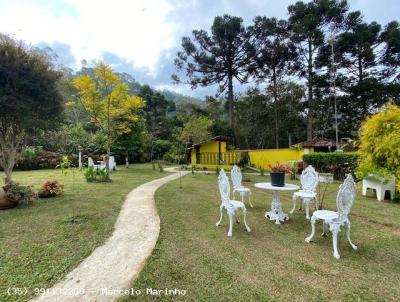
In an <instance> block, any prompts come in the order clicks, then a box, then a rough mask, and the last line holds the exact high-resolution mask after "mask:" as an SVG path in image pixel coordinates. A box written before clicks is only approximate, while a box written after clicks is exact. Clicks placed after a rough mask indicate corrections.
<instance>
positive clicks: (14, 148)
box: [0, 125, 25, 184]
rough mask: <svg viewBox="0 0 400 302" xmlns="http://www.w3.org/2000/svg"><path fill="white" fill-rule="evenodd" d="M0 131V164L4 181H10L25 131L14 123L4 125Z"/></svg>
mask: <svg viewBox="0 0 400 302" xmlns="http://www.w3.org/2000/svg"><path fill="white" fill-rule="evenodd" d="M1 130H2V131H1V133H0V166H1V167H2V168H3V170H4V174H5V178H4V181H5V183H6V184H7V183H9V182H11V181H12V171H13V169H14V165H15V163H16V162H17V160H18V158H19V156H20V154H21V149H22V147H23V145H24V142H25V133H24V131H23V130H19V129H18V127H17V126H15V125H5V126H3V127H2V129H1Z"/></svg>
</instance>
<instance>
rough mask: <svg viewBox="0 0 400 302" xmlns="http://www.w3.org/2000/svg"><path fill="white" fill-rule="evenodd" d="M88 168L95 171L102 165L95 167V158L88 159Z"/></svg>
mask: <svg viewBox="0 0 400 302" xmlns="http://www.w3.org/2000/svg"><path fill="white" fill-rule="evenodd" d="M88 167H89V168H90V167H93V168H94V169H96V170H97V169H99V168H100V165H95V164H94V161H93V158H91V157H88Z"/></svg>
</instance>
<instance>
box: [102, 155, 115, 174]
mask: <svg viewBox="0 0 400 302" xmlns="http://www.w3.org/2000/svg"><path fill="white" fill-rule="evenodd" d="M99 166H100V169H105V168H106V167H107V162H106V161H103V162H102V163H101V164H100V165H99ZM116 169H117V164H116V162H115V157H114V156H113V155H111V156H110V159H109V160H108V170H111V171H115V170H116Z"/></svg>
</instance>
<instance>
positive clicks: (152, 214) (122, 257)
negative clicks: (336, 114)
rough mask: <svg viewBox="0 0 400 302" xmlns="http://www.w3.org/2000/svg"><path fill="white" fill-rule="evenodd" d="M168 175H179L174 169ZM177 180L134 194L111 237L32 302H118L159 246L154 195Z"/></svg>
mask: <svg viewBox="0 0 400 302" xmlns="http://www.w3.org/2000/svg"><path fill="white" fill-rule="evenodd" d="M166 171H168V172H176V171H174V170H173V169H171V168H170V169H166ZM187 173H188V172H182V175H185V174H187ZM177 178H179V174H178V173H174V174H172V175H169V176H167V177H163V178H160V179H156V180H153V181H150V182H148V183H145V184H143V185H141V186H139V187H137V188H136V189H134V190H132V191H131V192H130V193H129V194H128V196H127V198H126V200H125V202H124V204H123V205H122V209H121V212H120V213H119V216H118V219H117V222H116V224H115V226H114V232H113V234H112V236H111V237H110V238H109V239H108V240H107V241H106V242H105V243H104V244H103V245H102V246H99V247H98V248H96V249H95V250H94V251H93V253H92V254H91V255H90V256H89V257H88V258H86V259H85V260H84V261H83V262H82V263H81V264H80V265H79V266H78V267H76V268H75V269H74V270H73V271H71V272H70V273H69V274H68V275H67V276H66V277H65V278H64V280H62V281H60V282H59V283H57V284H55V285H54V286H53V287H52V288H50V289H48V291H47V292H46V293H45V294H43V295H41V296H39V297H37V298H35V299H34V300H33V301H40V302H42V301H51V302H53V301H57V302H58V301H60V302H63V301H65V302H69V301H80V302H81V301H85V302H86V301H115V300H117V298H118V297H120V296H122V295H123V294H124V291H125V290H127V289H129V288H130V285H131V282H132V281H133V280H134V279H135V278H136V277H137V276H138V274H139V273H140V271H141V269H142V268H143V265H144V263H145V261H146V259H147V257H148V256H150V254H151V252H152V251H153V249H154V246H155V244H156V242H157V238H158V235H159V232H160V217H159V216H158V214H157V209H156V207H155V203H154V193H155V191H156V190H157V189H158V188H159V187H161V186H162V185H164V184H165V183H167V182H169V181H171V180H174V179H177Z"/></svg>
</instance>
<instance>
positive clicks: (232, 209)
mask: <svg viewBox="0 0 400 302" xmlns="http://www.w3.org/2000/svg"><path fill="white" fill-rule="evenodd" d="M218 187H219V192H220V194H221V206H220V207H219V210H220V219H219V221H218V222H217V223H216V226H219V225H220V224H221V221H222V212H223V209H224V208H225V209H226V211H227V213H228V216H229V230H228V236H229V237H230V236H232V226H233V221H234V218H235V215H236V211H237V210H238V209H240V210H242V211H243V221H244V225H245V227H246V230H247V232H250V231H251V229H250V227H249V226H248V225H247V221H246V214H247V210H246V206H245V205H244V203H243V202H241V201H238V200H232V199H230V185H229V179H228V177H227V176H226V173H225V171H224V169H221V171H220V172H219V176H218Z"/></svg>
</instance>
